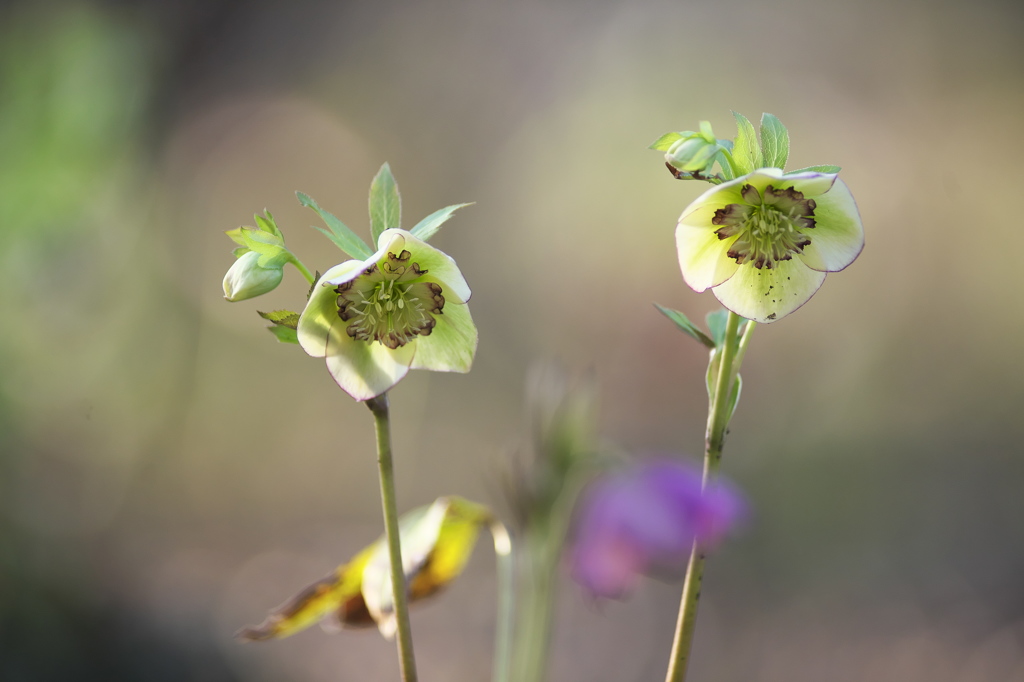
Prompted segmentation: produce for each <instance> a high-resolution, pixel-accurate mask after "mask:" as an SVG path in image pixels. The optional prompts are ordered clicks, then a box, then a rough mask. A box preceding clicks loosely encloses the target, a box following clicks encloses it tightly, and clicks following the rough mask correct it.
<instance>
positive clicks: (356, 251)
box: [295, 192, 376, 260]
mask: <svg viewBox="0 0 1024 682" xmlns="http://www.w3.org/2000/svg"><path fill="white" fill-rule="evenodd" d="M295 196H296V197H298V199H299V203H300V204H302V205H303V206H305V207H306V208H311V209H313V210H314V211H315V212H316V214H317V215H318V216H320V219H321V220H323V221H324V223H325V224H326V225H327V227H328V228H329V230H330V231H328V230H325V229H323V228H322V227H316V226H315V225H314V226H313V229H314V230H319V231H320V232H322V233H323V234H324V235H326V237H327V238H328V239H330V240H331V241H332V242H333V243H334V245H335V246H337V247H338V248H339V249H341V251H342V253H345V254H347V255H349V256H351V257H352V258H357V259H359V260H366V259H367V258H369V257H370V256H372V255H373V250H372V249H371V248H370V247H369V246H367V245H366V242H364V241H363V240H362V239H360V238H359V235H357V234H356V233H355V232H353V231H352V230H351V229H349V227H348V226H347V225H345V223H343V222H341V221H340V220H338V218H337V217H336V216H335V215H334V214H332V213H329V212H327V211H325V210H323V209H322V208H320V205H319V204H317V203H316V201H314V200H313V198H312V197H311V196H309V195H308V194H303V193H302V192H296V193H295ZM375 243H376V241H375Z"/></svg>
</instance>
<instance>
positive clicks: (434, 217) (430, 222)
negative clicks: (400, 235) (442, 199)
mask: <svg viewBox="0 0 1024 682" xmlns="http://www.w3.org/2000/svg"><path fill="white" fill-rule="evenodd" d="M472 205H473V202H470V203H468V204H452V205H451V206H445V207H444V208H442V209H440V210H438V211H434V212H433V213H431V214H430V215H428V216H427V217H426V218H424V219H423V220H421V221H419V222H418V223H416V227H414V228H412V229H411V230H409V232H411V233H412V236H414V237H419V238H420V239H422V240H423V241H427V240H429V239H430V238H431V237H433V236H434V235H435V234H437V231H438V230H440V229H441V226H442V225H444V224H445V223H446V222H447V221H448V219H449V218H451V217H452V214H453V213H455V211H457V210H459V209H460V208H462V207H463V206H472Z"/></svg>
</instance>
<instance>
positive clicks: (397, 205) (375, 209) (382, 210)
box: [370, 163, 402, 244]
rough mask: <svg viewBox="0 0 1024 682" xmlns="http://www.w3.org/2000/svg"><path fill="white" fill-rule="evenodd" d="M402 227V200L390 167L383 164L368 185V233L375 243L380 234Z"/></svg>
mask: <svg viewBox="0 0 1024 682" xmlns="http://www.w3.org/2000/svg"><path fill="white" fill-rule="evenodd" d="M401 226H402V199H401V197H400V196H399V194H398V185H397V184H396V183H395V176H393V175H392V174H391V166H389V165H388V164H386V163H385V164H384V165H383V166H381V167H380V170H379V171H377V176H376V177H375V178H374V179H373V182H372V183H370V233H371V234H372V235H373V243H374V244H376V243H377V239H378V238H379V237H380V233H381V232H383V231H384V230H387V229H389V228H392V227H401Z"/></svg>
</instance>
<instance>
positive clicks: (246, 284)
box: [224, 251, 284, 302]
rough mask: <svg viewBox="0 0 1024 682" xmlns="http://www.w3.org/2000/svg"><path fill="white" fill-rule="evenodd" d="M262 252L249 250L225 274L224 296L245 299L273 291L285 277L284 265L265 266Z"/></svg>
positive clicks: (234, 299)
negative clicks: (261, 260)
mask: <svg viewBox="0 0 1024 682" xmlns="http://www.w3.org/2000/svg"><path fill="white" fill-rule="evenodd" d="M259 260H260V254H258V253H256V252H255V251H248V252H246V253H244V254H242V255H241V256H240V257H239V258H238V260H236V261H235V264H234V265H232V266H231V269H229V270H228V272H227V274H226V275H224V298H226V299H227V300H229V301H232V302H234V301H244V300H245V299H247V298H255V297H256V296H262V295H263V294H265V293H267V292H268V291H273V290H274V289H276V288H277V285H278V284H280V283H281V279H282V278H283V277H284V266H283V265H277V266H272V267H263V266H261V265H260V264H259Z"/></svg>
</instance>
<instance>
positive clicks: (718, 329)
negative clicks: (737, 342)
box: [704, 308, 750, 348]
mask: <svg viewBox="0 0 1024 682" xmlns="http://www.w3.org/2000/svg"><path fill="white" fill-rule="evenodd" d="M704 321H705V322H707V324H708V330H709V331H710V332H711V340H712V341H714V342H715V346H716V347H718V348H721V346H722V343H723V342H725V327H726V324H728V322H729V311H728V310H726V309H725V308H719V309H718V310H712V311H711V312H710V313H708V314H707V316H706V317H705V318H704ZM749 321H750V320H747V319H745V318H740V325H739V327H737V328H736V335H737V336H739V335H740V334H742V333H743V329H744V327H745V326H746V324H747V322H749Z"/></svg>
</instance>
